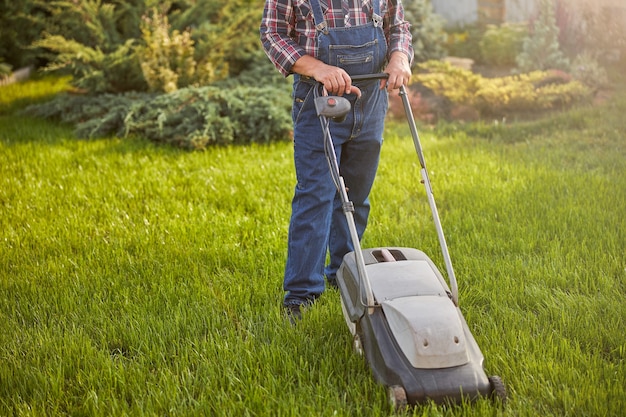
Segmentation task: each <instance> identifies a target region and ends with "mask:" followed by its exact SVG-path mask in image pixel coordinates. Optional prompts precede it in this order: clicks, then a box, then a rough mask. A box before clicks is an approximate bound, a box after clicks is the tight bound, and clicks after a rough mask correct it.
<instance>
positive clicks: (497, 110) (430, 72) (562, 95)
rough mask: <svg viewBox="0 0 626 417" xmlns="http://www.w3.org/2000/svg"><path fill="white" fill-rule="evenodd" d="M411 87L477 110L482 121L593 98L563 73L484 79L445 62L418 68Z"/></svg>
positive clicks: (582, 85)
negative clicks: (485, 118)
mask: <svg viewBox="0 0 626 417" xmlns="http://www.w3.org/2000/svg"><path fill="white" fill-rule="evenodd" d="M419 70H420V71H419V72H418V73H417V74H415V76H414V77H413V78H412V83H421V84H422V85H424V86H426V87H427V88H429V89H431V90H433V91H434V92H435V93H436V94H438V95H441V96H444V97H446V98H448V99H449V100H450V101H452V103H454V104H456V105H463V106H470V107H472V108H475V109H476V110H477V111H478V112H479V114H480V116H481V117H504V116H507V115H513V114H528V113H536V112H539V111H545V110H555V109H561V108H565V107H568V106H571V105H572V104H574V103H577V102H582V101H584V100H587V99H589V98H590V97H591V89H590V88H589V87H587V86H585V85H584V84H582V83H581V82H579V81H576V80H573V79H572V78H571V76H570V75H568V74H566V73H564V72H561V71H532V72H529V73H525V74H517V75H511V76H507V77H500V78H485V77H482V76H480V75H478V74H474V73H472V72H471V71H468V70H465V69H462V68H457V67H454V66H452V65H450V64H448V63H445V62H439V61H429V62H426V63H423V64H420V65H419Z"/></svg>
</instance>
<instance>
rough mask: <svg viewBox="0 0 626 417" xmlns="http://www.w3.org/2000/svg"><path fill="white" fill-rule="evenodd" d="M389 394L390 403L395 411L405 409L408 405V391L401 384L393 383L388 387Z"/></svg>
mask: <svg viewBox="0 0 626 417" xmlns="http://www.w3.org/2000/svg"><path fill="white" fill-rule="evenodd" d="M387 392H388V394H389V404H390V405H391V408H392V409H394V410H395V411H400V410H403V409H405V408H406V407H407V404H408V403H407V399H406V391H405V390H404V388H402V387H401V386H400V385H392V386H390V387H389V388H388V389H387Z"/></svg>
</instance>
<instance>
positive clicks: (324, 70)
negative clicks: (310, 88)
mask: <svg viewBox="0 0 626 417" xmlns="http://www.w3.org/2000/svg"><path fill="white" fill-rule="evenodd" d="M292 70H293V71H294V72H297V73H298V74H301V75H306V76H309V77H312V78H314V79H315V81H318V82H320V83H322V84H324V87H325V88H326V91H328V93H329V94H332V95H336V96H343V95H344V94H351V93H352V94H356V95H357V96H360V95H361V90H359V89H358V87H356V86H353V85H352V80H351V79H350V76H349V75H348V73H347V72H345V71H344V70H343V69H341V68H339V67H335V66H332V65H327V64H325V63H323V62H322V61H319V60H317V59H315V58H313V57H312V56H309V55H304V56H303V57H301V58H300V59H298V60H297V61H296V62H295V64H293V68H292Z"/></svg>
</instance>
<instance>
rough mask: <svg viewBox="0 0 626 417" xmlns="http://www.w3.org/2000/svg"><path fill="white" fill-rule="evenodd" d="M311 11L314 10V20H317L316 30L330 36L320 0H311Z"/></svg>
mask: <svg viewBox="0 0 626 417" xmlns="http://www.w3.org/2000/svg"><path fill="white" fill-rule="evenodd" d="M309 2H310V3H311V9H313V18H314V19H315V28H316V29H317V30H319V31H320V32H324V34H328V24H327V23H326V20H324V11H323V10H322V6H321V5H320V2H319V0H310V1H309Z"/></svg>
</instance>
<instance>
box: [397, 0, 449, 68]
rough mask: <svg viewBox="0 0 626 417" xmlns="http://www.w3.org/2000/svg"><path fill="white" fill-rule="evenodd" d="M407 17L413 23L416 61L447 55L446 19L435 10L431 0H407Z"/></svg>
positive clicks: (405, 3) (412, 33) (405, 7)
mask: <svg viewBox="0 0 626 417" xmlns="http://www.w3.org/2000/svg"><path fill="white" fill-rule="evenodd" d="M403 5H404V11H405V18H406V20H407V21H408V22H410V23H411V35H412V36H413V49H414V50H415V62H424V61H428V60H431V59H439V58H443V57H444V56H446V48H445V46H446V40H447V35H446V32H445V30H444V20H443V18H442V17H441V16H439V15H437V14H436V13H434V12H433V8H432V4H431V2H430V1H429V0H405V1H404V2H403Z"/></svg>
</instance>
